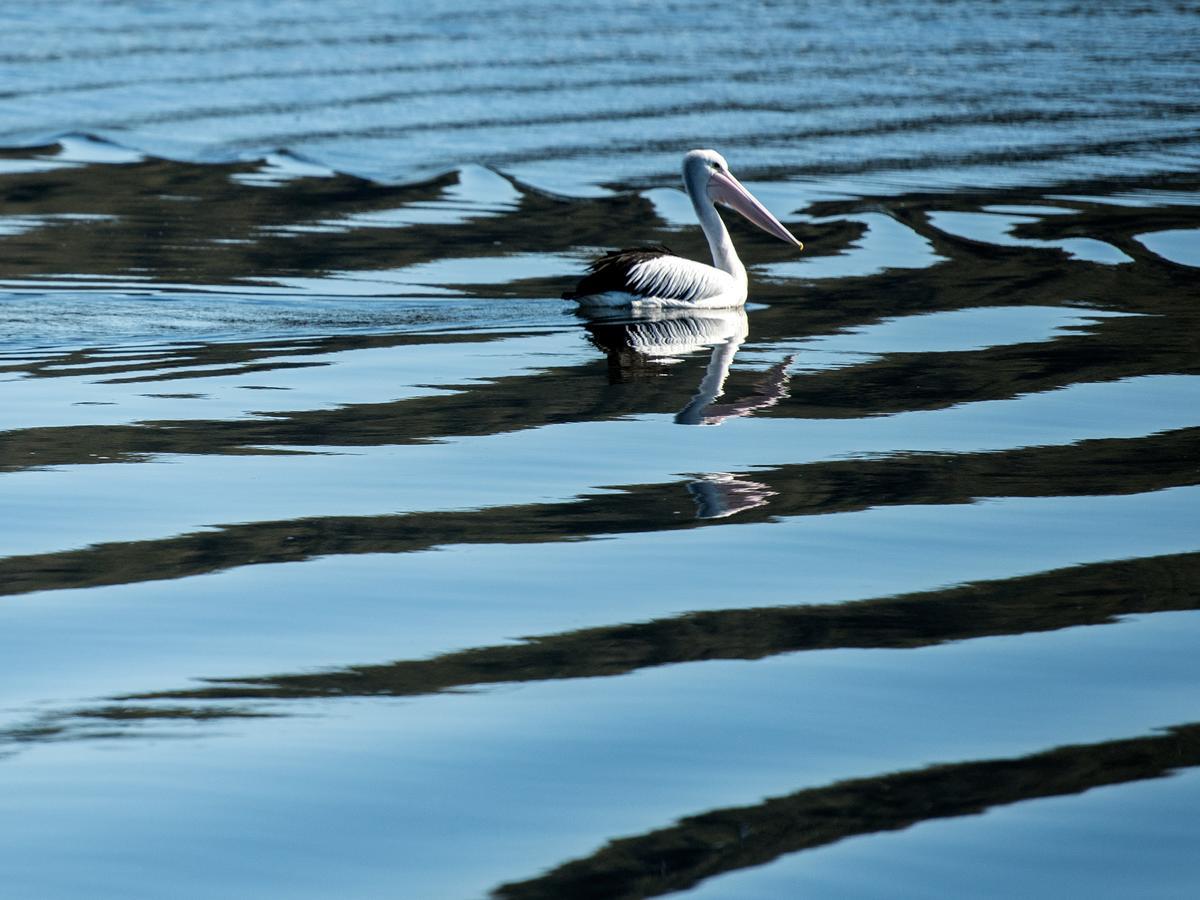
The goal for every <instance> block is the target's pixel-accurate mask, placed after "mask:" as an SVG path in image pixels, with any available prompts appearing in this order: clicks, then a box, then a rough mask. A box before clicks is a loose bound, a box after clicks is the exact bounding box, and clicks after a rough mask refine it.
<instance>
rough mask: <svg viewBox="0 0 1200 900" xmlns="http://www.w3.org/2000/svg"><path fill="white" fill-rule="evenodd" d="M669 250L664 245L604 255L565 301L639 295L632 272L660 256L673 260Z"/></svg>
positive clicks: (593, 264)
mask: <svg viewBox="0 0 1200 900" xmlns="http://www.w3.org/2000/svg"><path fill="white" fill-rule="evenodd" d="M673 255H674V254H673V253H671V251H670V249H669V248H667V247H664V246H663V245H662V244H652V245H651V246H649V247H632V248H629V249H627V250H614V251H613V252H612V253H605V254H604V255H603V256H601V257H600V258H599V259H597V260H595V261H594V262H593V263H592V264H591V265H590V266H588V269H589V272H588V274H587V275H585V276H584V277H583V279H582V280H581V281H580V282H579V284H577V285H576V286H575V290H573V291H566V292H565V293H564V294H563V299H564V300H574V299H575V298H576V297H591V296H593V295H594V294H604V293H607V292H608V291H625V292H626V293H630V294H640V293H643V292H642V291H640V290H638V289H637V288H636V287H634V286H633V284H632V278H631V274H630V273H631V270H632V269H633V267H634V266H636V265H638V264H639V263H644V262H648V261H649V260H652V259H658V258H659V257H660V256H673Z"/></svg>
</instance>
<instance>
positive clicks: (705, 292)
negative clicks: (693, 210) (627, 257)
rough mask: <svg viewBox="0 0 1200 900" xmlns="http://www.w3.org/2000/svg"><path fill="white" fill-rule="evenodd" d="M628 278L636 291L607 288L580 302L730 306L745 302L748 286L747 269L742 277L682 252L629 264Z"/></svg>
mask: <svg viewBox="0 0 1200 900" xmlns="http://www.w3.org/2000/svg"><path fill="white" fill-rule="evenodd" d="M713 215H716V212H715V211H714V212H713ZM629 281H630V286H631V287H633V288H635V289H636V290H637V293H633V292H631V291H605V292H604V293H603V294H593V295H591V296H590V297H580V298H579V302H580V303H581V304H583V305H584V306H591V307H598V308H603V307H607V308H617V307H631V306H632V307H641V308H646V307H649V308H671V309H730V308H732V307H737V306H741V305H743V304H744V303H745V302H746V293H747V287H748V286H747V281H746V270H745V269H743V270H742V277H741V280H740V281H739V280H738V279H736V278H734V277H733V276H732V275H730V274H729V273H728V272H722V271H721V270H720V269H716V268H714V267H712V266H706V265H705V264H704V263H701V262H696V261H695V260H694V259H684V258H683V257H681V256H660V257H658V258H657V259H648V260H646V261H645V262H641V263H638V264H637V265H635V266H632V267H631V268H630V270H629Z"/></svg>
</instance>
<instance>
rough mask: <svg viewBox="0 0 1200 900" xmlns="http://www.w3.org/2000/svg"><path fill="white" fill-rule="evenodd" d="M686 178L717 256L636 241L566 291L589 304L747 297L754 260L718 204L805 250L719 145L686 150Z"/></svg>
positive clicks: (730, 303)
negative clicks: (737, 242)
mask: <svg viewBox="0 0 1200 900" xmlns="http://www.w3.org/2000/svg"><path fill="white" fill-rule="evenodd" d="M683 186H684V187H685V188H686V189H687V193H688V196H689V197H691V199H692V206H693V208H694V209H695V210H696V217H697V218H698V219H699V220H700V227H701V228H702V229H704V236H705V237H706V238H708V246H709V249H711V250H712V258H713V264H712V265H711V266H707V265H705V264H704V263H699V262H696V261H695V260H691V259H683V258H682V257H679V256H675V255H674V254H672V253H671V251H670V250H668V249H667V248H666V247H663V246H661V245H659V246H653V247H636V248H633V249H630V250H617V251H615V252H613V253H609V254H606V255H605V256H602V257H600V258H599V259H598V260H596V261H595V262H594V263H592V265H591V267H590V272H589V274H588V275H587V276H585V277H584V279H583V280H582V281H580V282H579V285H578V286H577V287H576V288H575V290H574V291H569V292H567V293H565V294H563V297H564V299H567V300H576V301H578V302H579V304H580V305H581V306H587V307H591V308H604V307H609V308H612V307H628V306H632V307H684V308H688V309H729V308H731V307H737V306H741V305H742V304H744V303H745V302H746V290H747V282H746V267H745V266H744V265H742V261H741V260H740V259H738V255H737V250H735V249H734V247H733V241H732V240H730V238H729V231H728V230H727V229H726V228H725V223H724V222H723V221H721V216H720V215H719V214H718V213H717V208H716V204H718V203H720V204H722V205H723V206H728V207H729V208H730V209H732V210H734V211H736V212H739V213H741V214H742V215H743V216H745V217H746V218H747V219H749V220H750V221H751V222H753V223H754V224H755V225H757V226H758V227H759V228H761V229H762V230H763V231H765V232H766V233H767V234H770V235H774V236H775V237H777V238H779V239H780V240H781V241H784V242H785V243H788V244H793V245H794V246H796V247H797V248H799V249H801V250H803V249H804V245H803V244H802V243H800V242H799V241H798V240H796V238H795V236H794V235H793V234H792V233H791V232H790V231H788V230H787V229H786V228H784V227H783V225H782V223H780V221H779V220H778V219H776V218H775V217H774V216H773V215H771V213H770V212H768V211H767V208H766V207H765V206H763V205H762V204H761V203H759V202H758V200H757V199H755V197H754V195H753V194H751V193H750V192H749V191H748V190H746V189H745V188H744V187H743V186H742V184H741V182H739V181H738V180H737V179H736V178H734V177H733V175H732V174H731V173H730V171H729V164H728V163H726V162H725V158H724V157H723V156H721V154H720V153H717V152H716V151H715V150H693V151H691V152H690V153H688V154H687V155H686V156H685V157H684V158H683Z"/></svg>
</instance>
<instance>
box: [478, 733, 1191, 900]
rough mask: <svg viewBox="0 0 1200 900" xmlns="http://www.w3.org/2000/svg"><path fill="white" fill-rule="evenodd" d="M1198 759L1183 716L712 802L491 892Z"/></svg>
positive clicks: (686, 862)
mask: <svg viewBox="0 0 1200 900" xmlns="http://www.w3.org/2000/svg"><path fill="white" fill-rule="evenodd" d="M1196 765H1200V725H1180V726H1176V727H1173V728H1170V729H1168V730H1167V731H1166V733H1165V734H1162V735H1160V736H1156V737H1146V738H1135V739H1131V740H1122V741H1109V742H1105V743H1101V744H1090V745H1082V746H1071V747H1061V748H1058V749H1055V750H1050V751H1048V752H1046V753H1039V754H1036V755H1033V756H1027V757H1021V758H1018V759H990V760H983V761H979V762H970V763H959V764H956V765H945V766H938V767H935V768H930V769H921V770H918V771H915V772H897V773H894V774H890V775H886V776H882V777H879V778H872V779H864V780H856V781H846V782H839V783H837V784H832V785H829V786H827V787H822V788H817V789H815V790H805V791H798V792H797V793H795V794H791V795H789V796H786V797H772V798H771V799H769V800H766V801H764V802H762V803H759V804H756V805H754V806H745V807H738V808H734V809H717V810H712V811H711V812H706V813H704V814H702V815H699V816H694V817H691V818H687V819H683V820H682V821H680V822H679V823H678V824H676V825H674V826H671V827H669V828H663V829H662V830H659V831H653V832H649V833H647V834H642V835H638V836H636V837H628V838H622V839H620V840H617V841H613V842H612V843H610V844H608V845H607V846H605V847H604V848H603V849H601V850H600V851H598V852H597V853H595V854H594V855H592V856H590V857H588V858H586V859H580V860H572V861H571V862H568V863H565V864H564V865H562V866H560V867H558V868H556V869H554V870H553V871H551V872H548V873H546V874H545V875H541V876H539V877H537V878H534V879H531V880H529V881H525V882H518V883H512V884H505V885H502V886H501V887H499V888H498V889H497V890H496V892H495V895H494V896H496V897H503V898H514V900H515V898H528V900H537V898H546V897H595V898H601V897H604V898H617V897H620V898H633V897H657V896H661V895H663V894H670V893H674V892H676V891H680V890H684V889H686V888H689V887H692V886H694V885H696V884H698V883H700V882H702V881H704V880H705V879H708V878H712V877H714V876H716V875H720V874H723V873H727V872H732V871H736V870H738V869H745V868H749V867H751V866H761V865H763V864H765V863H768V862H770V861H771V860H774V859H777V858H778V857H780V856H782V855H784V854H787V853H796V852H798V851H801V850H808V849H812V848H814V847H820V846H822V845H824V844H831V843H834V842H835V841H840V840H844V839H846V838H848V837H852V836H855V835H862V834H870V833H873V832H880V831H889V830H894V829H901V828H908V827H910V826H912V825H914V824H916V823H918V822H927V821H930V820H932V819H939V818H944V817H947V816H967V815H976V814H979V813H981V812H983V811H984V810H986V809H988V808H990V807H995V806H999V805H1003V804H1008V803H1018V802H1020V801H1023V800H1032V799H1036V798H1041V797H1053V796H1056V795H1062V794H1077V793H1081V792H1083V791H1087V790H1090V789H1092V788H1096V787H1100V786H1102V785H1111V784H1121V783H1124V782H1130V781H1137V780H1141V779H1146V778H1162V777H1163V776H1165V775H1169V774H1171V773H1172V772H1175V771H1177V770H1179V769H1181V768H1185V767H1191V766H1196Z"/></svg>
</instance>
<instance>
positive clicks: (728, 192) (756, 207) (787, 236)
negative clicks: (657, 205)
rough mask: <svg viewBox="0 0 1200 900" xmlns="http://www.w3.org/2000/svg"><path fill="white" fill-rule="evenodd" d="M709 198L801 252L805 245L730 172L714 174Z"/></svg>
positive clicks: (710, 182)
mask: <svg viewBox="0 0 1200 900" xmlns="http://www.w3.org/2000/svg"><path fill="white" fill-rule="evenodd" d="M708 196H709V198H710V199H711V200H712V201H713V202H714V203H723V204H724V205H725V206H728V207H729V208H730V209H733V210H735V211H737V212H739V213H741V214H742V215H743V216H745V217H746V218H747V219H749V220H750V221H751V222H753V223H754V224H755V225H757V226H758V227H759V228H761V229H762V230H763V231H765V232H766V233H767V234H770V235H773V236H774V237H777V238H779V239H780V240H781V241H783V242H784V243H787V244H795V245H796V246H797V247H798V248H800V249H801V250H803V249H804V245H803V244H802V243H800V242H799V241H798V240H796V236H795V235H794V234H792V233H791V232H790V231H788V230H787V229H786V228H784V227H783V223H782V222H780V221H779V220H778V219H777V218H775V217H774V216H773V215H771V212H770V210H768V209H767V208H766V207H765V206H763V205H762V204H761V203H759V202H758V198H757V197H755V196H754V195H753V194H752V193H750V192H749V191H748V190H746V189H745V188H744V187H742V183H741V182H740V181H738V180H737V179H736V178H734V177H733V176H732V175H730V174H729V173H728V172H713V173H712V174H711V175H710V176H709V180H708Z"/></svg>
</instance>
